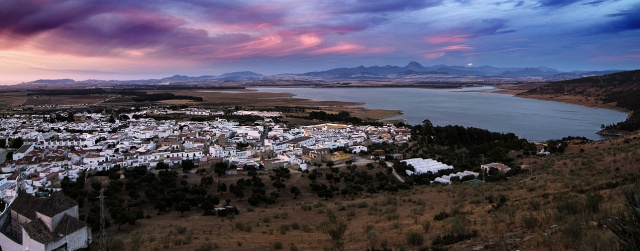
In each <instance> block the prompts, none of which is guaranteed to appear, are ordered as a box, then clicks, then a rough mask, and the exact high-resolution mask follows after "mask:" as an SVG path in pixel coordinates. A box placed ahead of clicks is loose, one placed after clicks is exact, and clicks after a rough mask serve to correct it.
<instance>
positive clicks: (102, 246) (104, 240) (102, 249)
mask: <svg viewBox="0 0 640 251" xmlns="http://www.w3.org/2000/svg"><path fill="white" fill-rule="evenodd" d="M103 192H104V188H102V189H100V197H99V198H100V251H106V250H107V234H106V233H105V231H104V194H103Z"/></svg>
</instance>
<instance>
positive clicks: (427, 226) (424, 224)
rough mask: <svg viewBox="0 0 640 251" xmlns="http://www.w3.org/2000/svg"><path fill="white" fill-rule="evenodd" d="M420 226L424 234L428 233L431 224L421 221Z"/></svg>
mask: <svg viewBox="0 0 640 251" xmlns="http://www.w3.org/2000/svg"><path fill="white" fill-rule="evenodd" d="M420 225H422V229H424V232H425V233H429V228H431V222H429V220H423V221H422V223H421V224H420Z"/></svg>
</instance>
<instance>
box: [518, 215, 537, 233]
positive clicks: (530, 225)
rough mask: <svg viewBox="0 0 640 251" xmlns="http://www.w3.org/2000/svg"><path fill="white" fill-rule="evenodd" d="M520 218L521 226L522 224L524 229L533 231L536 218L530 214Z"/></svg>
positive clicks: (535, 225)
mask: <svg viewBox="0 0 640 251" xmlns="http://www.w3.org/2000/svg"><path fill="white" fill-rule="evenodd" d="M520 218H521V220H522V224H524V227H525V228H526V229H529V230H531V229H535V228H536V227H537V226H538V223H539V221H538V217H536V216H535V215H533V214H531V213H530V214H529V215H522V216H521V217H520Z"/></svg>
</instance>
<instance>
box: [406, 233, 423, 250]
mask: <svg viewBox="0 0 640 251" xmlns="http://www.w3.org/2000/svg"><path fill="white" fill-rule="evenodd" d="M407 243H408V244H409V245H411V246H421V245H422V243H424V236H422V235H421V234H419V233H417V232H414V231H409V232H408V233H407Z"/></svg>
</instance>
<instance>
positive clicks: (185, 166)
mask: <svg viewBox="0 0 640 251" xmlns="http://www.w3.org/2000/svg"><path fill="white" fill-rule="evenodd" d="M180 166H182V171H183V172H185V173H186V172H189V171H190V170H191V169H193V168H195V167H196V166H195V165H194V164H193V161H192V160H190V159H187V160H183V161H181V162H180Z"/></svg>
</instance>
